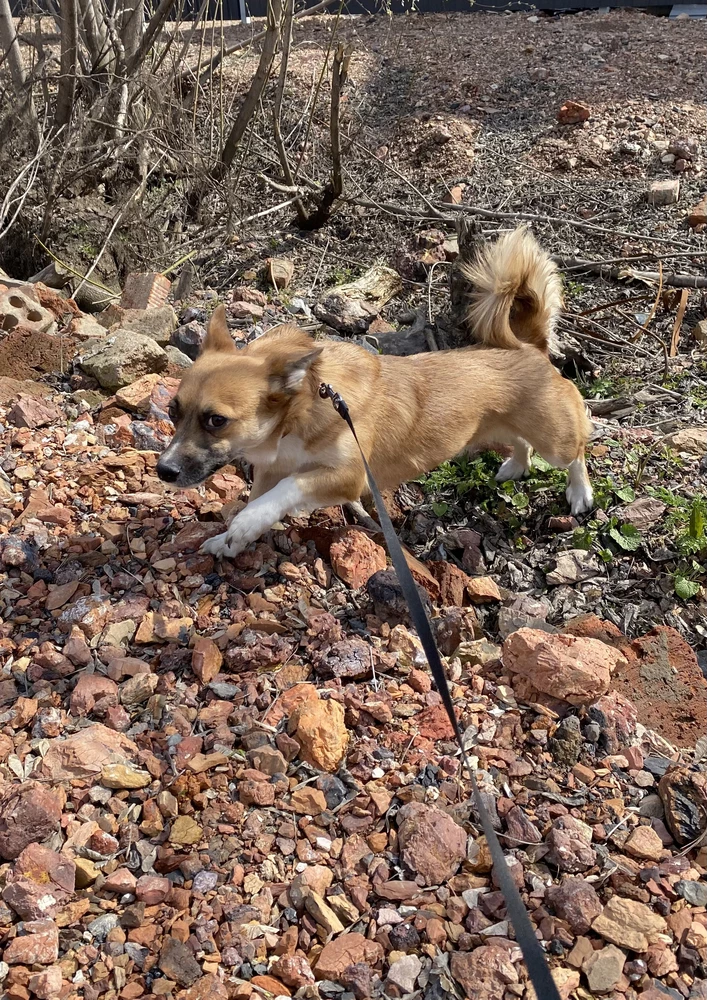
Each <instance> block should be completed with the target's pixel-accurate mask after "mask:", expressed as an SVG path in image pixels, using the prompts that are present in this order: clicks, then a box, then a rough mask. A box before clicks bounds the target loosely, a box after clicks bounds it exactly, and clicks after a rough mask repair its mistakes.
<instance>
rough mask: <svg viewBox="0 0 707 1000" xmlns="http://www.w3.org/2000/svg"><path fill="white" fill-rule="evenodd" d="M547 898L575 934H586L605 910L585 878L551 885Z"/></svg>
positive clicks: (568, 879) (565, 880) (571, 879)
mask: <svg viewBox="0 0 707 1000" xmlns="http://www.w3.org/2000/svg"><path fill="white" fill-rule="evenodd" d="M545 898H546V900H547V901H548V903H549V904H550V906H552V908H553V909H554V911H555V913H556V914H557V915H558V917H560V919H561V920H566V921H567V923H568V924H569V926H570V930H571V931H572V933H573V934H586V933H587V931H588V930H589V929H590V927H591V926H592V921H593V920H594V919H595V918H596V917H598V916H599V914H600V913H601V911H602V909H603V907H602V904H601V901H600V899H599V897H598V895H597V893H596V890H595V888H594V886H593V885H592V884H591V883H590V882H586V881H585V880H584V879H583V878H566V879H564V881H563V882H562V885H551V886H550V887H549V889H548V890H547V894H546V896H545Z"/></svg>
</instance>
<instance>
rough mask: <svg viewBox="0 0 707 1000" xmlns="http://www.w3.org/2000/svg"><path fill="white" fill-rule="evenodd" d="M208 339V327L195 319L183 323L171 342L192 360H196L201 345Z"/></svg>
mask: <svg viewBox="0 0 707 1000" xmlns="http://www.w3.org/2000/svg"><path fill="white" fill-rule="evenodd" d="M205 339H206V327H205V326H204V325H203V324H202V323H197V321H196V320H195V319H193V320H190V321H189V322H188V323H182V325H181V326H178V327H177V329H176V330H175V331H174V333H173V334H172V337H171V340H170V343H171V344H172V345H173V347H176V348H178V349H179V350H180V351H182V352H183V353H184V354H186V356H187V357H188V358H191V359H192V361H196V359H197V357H198V356H199V351H200V350H201V345H202V344H203V343H204V340H205Z"/></svg>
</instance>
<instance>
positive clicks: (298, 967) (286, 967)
mask: <svg viewBox="0 0 707 1000" xmlns="http://www.w3.org/2000/svg"><path fill="white" fill-rule="evenodd" d="M272 973H273V975H274V976H277V978H278V979H279V980H280V981H281V982H283V983H284V984H285V985H286V986H290V987H292V989H295V990H297V989H299V988H300V986H307V985H308V984H309V983H313V982H314V973H313V972H312V970H311V969H310V967H309V962H308V961H307V959H306V958H305V957H304V956H303V955H283V957H282V958H279V959H278V960H277V962H274V963H273V966H272Z"/></svg>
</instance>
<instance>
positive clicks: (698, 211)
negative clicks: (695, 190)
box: [687, 195, 707, 229]
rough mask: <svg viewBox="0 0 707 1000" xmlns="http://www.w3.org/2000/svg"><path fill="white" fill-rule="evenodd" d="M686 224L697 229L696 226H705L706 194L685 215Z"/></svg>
mask: <svg viewBox="0 0 707 1000" xmlns="http://www.w3.org/2000/svg"><path fill="white" fill-rule="evenodd" d="M687 224H688V225H689V226H690V228H691V229H697V227H698V226H707V195H705V197H704V198H703V199H702V201H699V202H698V203H697V204H696V205H695V206H694V207H693V208H691V209H690V212H689V214H688V216H687Z"/></svg>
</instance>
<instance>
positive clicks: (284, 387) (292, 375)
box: [270, 347, 322, 396]
mask: <svg viewBox="0 0 707 1000" xmlns="http://www.w3.org/2000/svg"><path fill="white" fill-rule="evenodd" d="M321 353H322V348H321V347H312V348H310V349H309V350H305V351H303V352H302V353H300V354H294V355H293V354H292V353H289V354H287V355H285V356H283V357H282V358H281V359H280V361H279V363H277V364H276V365H274V367H273V371H272V374H271V375H270V385H271V387H272V389H273V392H284V393H285V394H286V395H288V396H292V395H294V393H296V392H297V391H298V390H299V389H301V388H302V385H303V384H304V380H305V379H306V377H307V375H308V374H309V372H310V371H311V369H312V366H313V365H314V364H315V362H316V361H317V359H318V358H319V356H320V354H321Z"/></svg>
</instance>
